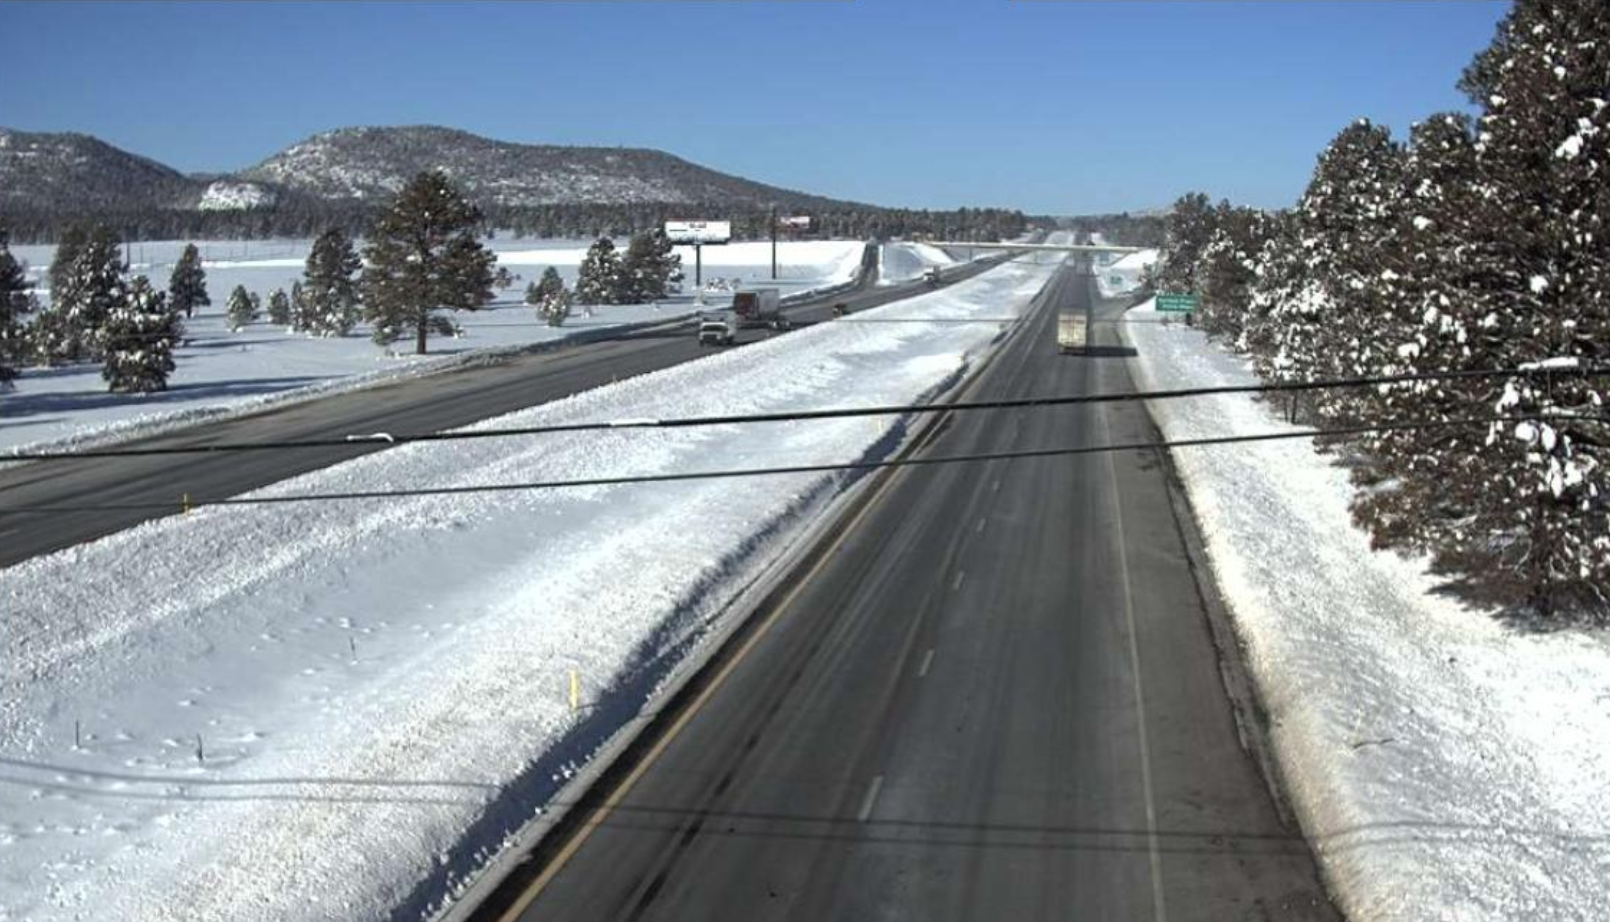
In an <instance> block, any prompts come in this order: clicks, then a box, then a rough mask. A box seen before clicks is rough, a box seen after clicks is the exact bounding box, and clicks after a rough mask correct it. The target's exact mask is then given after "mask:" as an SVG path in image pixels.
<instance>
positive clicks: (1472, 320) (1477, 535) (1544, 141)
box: [1451, 0, 1610, 616]
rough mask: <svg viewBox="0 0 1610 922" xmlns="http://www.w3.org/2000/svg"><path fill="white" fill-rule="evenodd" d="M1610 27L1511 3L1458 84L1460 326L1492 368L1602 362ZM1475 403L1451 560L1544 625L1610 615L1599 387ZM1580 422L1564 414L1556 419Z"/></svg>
mask: <svg viewBox="0 0 1610 922" xmlns="http://www.w3.org/2000/svg"><path fill="white" fill-rule="evenodd" d="M1607 74H1610V16H1606V15H1605V10H1604V5H1603V3H1602V2H1596V0H1547V2H1545V0H1517V2H1516V3H1515V4H1514V5H1513V6H1512V7H1511V8H1510V10H1509V12H1508V13H1507V15H1506V16H1505V18H1504V20H1503V21H1502V22H1501V23H1500V25H1499V28H1498V34H1497V36H1496V37H1495V39H1494V42H1493V44H1492V45H1491V47H1489V48H1488V49H1487V50H1486V51H1484V52H1483V53H1482V54H1481V55H1479V56H1478V57H1477V59H1476V61H1475V62H1474V63H1473V64H1472V65H1471V67H1470V69H1469V70H1467V71H1466V74H1465V78H1464V81H1463V83H1462V86H1463V88H1464V89H1465V90H1466V91H1467V92H1469V93H1471V95H1472V96H1473V97H1474V98H1475V100H1476V102H1477V103H1478V104H1480V105H1481V106H1482V107H1483V111H1482V114H1481V117H1480V119H1479V121H1478V123H1477V130H1476V136H1477V139H1478V140H1477V143H1476V169H1477V174H1478V181H1477V190H1476V191H1477V197H1478V199H1479V200H1480V201H1481V202H1482V203H1483V206H1484V211H1483V213H1482V217H1483V220H1481V221H1480V222H1479V224H1478V225H1477V226H1475V227H1474V228H1473V229H1472V231H1473V233H1474V235H1475V239H1476V244H1475V247H1474V249H1475V251H1476V254H1477V256H1476V257H1475V258H1477V259H1479V264H1478V265H1475V266H1473V267H1472V269H1473V272H1472V277H1471V279H1469V280H1468V282H1467V285H1466V287H1465V288H1464V289H1463V290H1462V291H1461V292H1460V294H1461V295H1463V301H1462V302H1461V303H1462V305H1463V307H1462V308H1461V309H1460V311H1459V317H1458V319H1457V320H1456V321H1455V322H1456V323H1459V324H1461V325H1462V326H1463V327H1464V328H1465V329H1466V330H1467V331H1468V332H1467V337H1468V338H1469V339H1470V340H1471V349H1472V352H1473V356H1474V357H1473V358H1472V361H1473V362H1476V361H1482V362H1487V363H1490V365H1489V367H1518V366H1525V365H1530V364H1541V363H1557V364H1558V363H1571V362H1576V363H1580V364H1588V365H1604V364H1606V363H1610V227H1607V226H1606V225H1607V223H1610V105H1607V102H1606V98H1605V89H1606V85H1607V83H1606V75H1607ZM1471 396H1473V397H1476V398H1477V399H1479V400H1480V401H1481V403H1480V404H1478V406H1479V407H1483V408H1491V409H1496V410H1497V411H1498V412H1501V413H1505V414H1514V415H1519V414H1533V413H1535V414H1540V415H1543V416H1545V417H1546V418H1543V419H1540V420H1539V421H1537V422H1523V423H1520V424H1513V423H1512V424H1503V425H1499V424H1495V425H1494V426H1492V427H1491V429H1490V431H1489V432H1488V433H1487V434H1486V442H1487V444H1486V445H1485V446H1484V448H1485V450H1483V451H1481V452H1479V453H1478V454H1477V455H1476V456H1475V457H1474V458H1473V459H1471V462H1470V467H1469V469H1468V470H1467V472H1466V473H1467V477H1466V479H1465V480H1464V481H1462V482H1461V483H1460V484H1459V486H1460V488H1461V494H1462V495H1463V496H1464V497H1465V499H1466V505H1467V508H1468V510H1469V514H1468V517H1467V520H1466V521H1465V523H1464V524H1465V526H1466V527H1465V530H1464V532H1463V534H1464V535H1465V536H1466V537H1465V538H1464V540H1463V541H1461V542H1459V543H1457V544H1455V545H1454V546H1453V547H1452V549H1451V553H1452V554H1454V555H1456V556H1458V557H1461V558H1465V559H1473V560H1475V561H1477V562H1478V563H1485V564H1486V567H1485V569H1486V570H1488V571H1489V572H1492V571H1498V572H1501V573H1504V574H1508V575H1509V576H1511V577H1512V578H1513V579H1515V580H1516V581H1517V582H1519V583H1521V584H1523V585H1525V586H1526V588H1527V590H1528V591H1529V593H1530V597H1531V600H1532V603H1533V605H1534V606H1535V607H1537V608H1538V609H1539V610H1540V611H1542V612H1544V613H1545V614H1546V613H1548V612H1550V611H1552V610H1554V609H1555V608H1557V607H1559V606H1560V605H1564V604H1570V603H1574V602H1587V603H1589V604H1592V605H1596V606H1597V607H1598V610H1599V611H1600V612H1601V616H1603V614H1604V613H1605V612H1606V611H1607V609H1610V599H1607V598H1606V597H1605V591H1606V590H1605V587H1607V586H1610V424H1607V423H1606V421H1605V415H1604V407H1605V405H1606V402H1607V401H1610V387H1607V385H1606V382H1605V380H1604V379H1603V378H1587V377H1578V376H1570V375H1548V374H1541V373H1538V374H1529V375H1518V376H1516V377H1515V378H1514V379H1512V380H1508V381H1492V382H1489V383H1488V385H1487V386H1485V387H1483V388H1480V389H1477V390H1475V391H1474V392H1473V393H1472V395H1471ZM1567 416H1568V417H1573V418H1569V419H1566V418H1562V417H1567Z"/></svg>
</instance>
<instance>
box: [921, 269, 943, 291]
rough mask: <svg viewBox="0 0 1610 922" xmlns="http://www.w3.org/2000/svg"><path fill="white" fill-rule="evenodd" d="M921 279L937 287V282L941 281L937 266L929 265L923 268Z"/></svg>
mask: <svg viewBox="0 0 1610 922" xmlns="http://www.w3.org/2000/svg"><path fill="white" fill-rule="evenodd" d="M922 280H923V281H924V282H927V283H928V284H930V285H933V286H935V287H938V285H939V283H940V281H941V277H940V274H939V267H938V266H929V267H928V268H927V269H924V270H923V273H922Z"/></svg>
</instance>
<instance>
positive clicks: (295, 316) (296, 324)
mask: <svg viewBox="0 0 1610 922" xmlns="http://www.w3.org/2000/svg"><path fill="white" fill-rule="evenodd" d="M312 314H313V312H312V311H311V310H309V309H308V304H307V292H305V291H303V290H302V283H301V282H292V283H291V329H292V330H295V331H296V332H298V333H303V332H306V331H307V330H308V328H309V326H310V325H311V324H312V322H313V316H312Z"/></svg>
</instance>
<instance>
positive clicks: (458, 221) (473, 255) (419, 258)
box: [362, 171, 495, 355]
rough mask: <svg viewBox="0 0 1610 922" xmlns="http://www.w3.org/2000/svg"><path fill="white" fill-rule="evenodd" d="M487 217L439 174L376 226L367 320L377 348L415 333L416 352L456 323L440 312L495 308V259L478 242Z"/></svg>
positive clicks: (421, 181)
mask: <svg viewBox="0 0 1610 922" xmlns="http://www.w3.org/2000/svg"><path fill="white" fill-rule="evenodd" d="M480 223H481V213H480V212H479V211H478V210H477V209H476V208H475V207H474V206H473V205H471V204H470V203H469V202H468V201H466V200H465V199H464V197H463V196H462V195H461V194H460V193H459V192H458V190H457V189H455V188H454V187H453V185H452V184H451V183H450V182H449V181H448V179H447V176H446V174H444V173H441V172H439V171H435V172H426V173H421V174H419V175H418V176H416V177H414V179H413V181H412V182H410V183H409V184H408V186H407V187H406V188H404V189H403V190H402V192H401V193H399V194H398V196H397V199H396V200H395V201H394V202H393V203H392V205H391V207H389V208H388V209H386V210H385V211H384V212H383V213H382V214H381V215H380V216H379V217H378V218H377V219H376V221H375V223H374V226H373V228H372V230H371V233H370V236H369V245H368V247H367V249H366V250H365V251H364V255H365V257H366V261H367V263H368V265H367V266H366V267H365V268H364V270H363V279H362V291H363V304H364V312H365V316H366V317H367V318H368V319H369V320H370V322H372V323H373V324H374V327H375V332H374V338H375V341H376V342H378V343H381V344H383V345H385V344H390V343H393V342H396V341H397V340H398V339H399V338H401V337H403V336H406V335H407V334H408V333H409V332H410V331H412V332H413V333H414V337H415V340H414V342H415V351H416V352H417V353H418V354H420V355H423V354H425V337H426V335H427V334H428V333H429V332H430V331H431V330H432V329H433V328H434V329H441V328H442V324H443V323H445V324H446V325H447V326H449V327H451V326H452V321H451V320H449V319H448V318H446V317H442V316H439V315H436V314H435V313H434V312H435V311H436V310H438V309H441V308H447V309H450V310H455V311H457V310H475V309H477V308H480V307H481V306H482V305H484V304H486V303H487V302H489V301H491V300H492V264H493V262H494V261H495V260H494V257H493V255H492V253H490V252H489V251H487V250H486V248H484V247H482V246H481V243H480V241H478V240H477V239H476V237H475V231H476V228H477V227H479V226H480Z"/></svg>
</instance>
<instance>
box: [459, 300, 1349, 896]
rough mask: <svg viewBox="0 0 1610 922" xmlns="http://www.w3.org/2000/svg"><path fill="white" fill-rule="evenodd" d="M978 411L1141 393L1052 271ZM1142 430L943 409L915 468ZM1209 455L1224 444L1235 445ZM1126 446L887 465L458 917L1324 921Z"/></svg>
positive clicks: (1074, 411)
mask: <svg viewBox="0 0 1610 922" xmlns="http://www.w3.org/2000/svg"><path fill="white" fill-rule="evenodd" d="M1053 286H1054V288H1053V290H1052V292H1051V295H1050V297H1049V298H1048V299H1047V305H1048V307H1047V308H1046V309H1042V310H1041V311H1040V312H1039V313H1038V314H1037V315H1036V316H1034V317H1033V318H1032V319H1031V320H1030V321H1027V322H1026V323H1025V324H1023V325H1022V327H1020V332H1019V335H1017V336H1015V338H1013V339H1011V340H1009V341H1008V343H1007V344H1006V345H1004V346H1003V351H1002V352H1001V353H1000V354H999V355H998V357H997V358H996V360H995V361H993V362H992V363H991V364H990V365H989V367H988V368H987V369H986V370H985V371H984V372H983V373H982V374H981V375H980V377H979V378H978V379H977V381H976V382H975V385H974V388H975V389H974V390H973V391H972V392H971V393H970V394H969V395H968V396H971V397H977V398H979V399H988V398H1008V397H1020V396H1029V395H1044V394H1085V393H1108V392H1119V391H1128V390H1133V389H1134V385H1133V382H1132V381H1131V379H1130V375H1129V371H1128V369H1127V362H1128V359H1127V356H1126V352H1127V350H1126V349H1125V348H1124V347H1123V346H1122V343H1121V338H1120V336H1119V332H1118V326H1117V324H1115V323H1112V322H1111V321H1112V320H1113V319H1114V318H1115V317H1117V316H1118V314H1119V313H1120V311H1121V308H1122V305H1119V304H1115V303H1108V302H1098V305H1097V308H1096V310H1097V317H1098V323H1097V324H1096V325H1095V327H1094V342H1095V344H1096V349H1095V350H1094V354H1091V355H1088V356H1078V355H1074V356H1062V355H1058V354H1057V352H1056V351H1055V347H1054V343H1053V329H1054V316H1055V310H1056V309H1057V308H1058V307H1070V308H1072V307H1078V306H1080V305H1083V304H1085V303H1087V300H1086V299H1090V298H1093V297H1096V294H1095V293H1094V291H1093V289H1094V285H1093V280H1092V279H1090V278H1089V277H1088V276H1087V275H1083V274H1079V273H1078V271H1077V270H1074V269H1072V268H1068V269H1064V271H1063V272H1061V273H1060V274H1059V275H1058V276H1057V278H1056V280H1055V281H1054V282H1053ZM1151 438H1155V432H1154V430H1153V428H1152V426H1151V424H1150V421H1149V420H1148V418H1147V417H1146V414H1145V410H1144V408H1143V407H1142V406H1141V405H1139V404H1134V403H1124V404H1102V405H1089V406H1076V407H1060V408H1054V409H1035V410H1025V411H1021V412H1002V413H960V414H956V415H954V416H953V417H951V418H949V419H948V420H947V421H945V422H944V423H943V424H942V425H941V426H940V428H939V429H938V430H936V434H935V436H934V437H933V439H932V441H931V442H930V444H928V445H927V446H925V447H924V448H922V449H921V450H922V451H926V452H931V453H933V454H936V455H937V454H952V453H965V452H974V451H986V450H996V449H1032V448H1040V447H1050V446H1064V445H1078V444H1099V443H1104V442H1109V441H1127V440H1141V439H1151ZM1232 450H1233V449H1232ZM1167 477H1168V473H1167V469H1166V466H1165V464H1164V463H1163V462H1162V459H1160V458H1159V457H1157V456H1155V455H1154V454H1150V453H1141V452H1127V453H1123V454H1098V455H1086V456H1076V457H1064V458H1043V459H1020V460H1011V461H997V462H990V463H987V464H968V465H944V466H938V467H918V468H907V469H903V470H900V471H898V472H896V473H892V474H890V475H889V476H888V477H887V478H886V479H884V480H882V481H881V482H880V484H879V486H878V487H877V490H878V492H877V493H876V494H875V495H872V496H871V498H870V499H869V500H868V501H867V502H866V503H865V505H864V506H862V507H861V508H860V509H859V511H858V512H856V513H855V515H856V517H855V518H854V519H852V520H850V521H849V522H847V523H846V524H845V525H844V526H843V527H842V528H841V529H840V530H839V531H838V532H837V533H836V535H835V536H834V537H832V538H831V539H829V541H828V542H827V543H825V544H824V545H823V546H822V547H821V548H820V549H819V550H818V556H817V557H816V558H814V559H813V560H809V561H806V562H805V564H804V565H803V566H802V572H801V573H800V574H799V575H798V576H797V577H796V579H795V580H794V582H793V583H792V584H791V585H790V587H789V588H788V589H787V590H786V591H785V592H783V593H781V594H780V597H779V598H777V599H776V600H774V601H773V602H772V603H770V604H768V605H767V606H765V607H763V608H762V609H761V610H760V611H757V612H756V614H755V620H754V621H753V623H752V626H751V627H750V628H749V629H748V633H747V634H744V635H741V636H740V638H739V640H738V641H735V643H734V644H733V648H732V650H729V651H727V652H726V654H725V656H724V658H723V659H721V660H720V661H718V665H717V666H716V667H713V668H712V669H711V670H710V674H709V675H706V676H703V677H701V679H700V682H701V684H700V685H699V686H698V688H697V690H696V691H690V692H689V693H687V694H685V695H684V696H681V697H682V700H680V701H679V703H678V704H677V706H676V707H675V708H673V709H671V710H669V711H667V712H666V713H665V714H664V715H663V716H662V719H661V720H660V721H659V722H658V724H657V726H656V727H655V728H653V729H652V730H651V733H650V737H649V738H647V739H645V740H642V741H640V743H639V744H637V745H635V746H634V747H632V749H631V750H630V751H629V753H628V760H627V761H626V762H625V763H624V764H621V765H618V766H616V768H615V769H612V770H611V771H610V772H609V773H607V774H606V775H605V776H604V779H603V780H602V782H601V783H600V784H599V785H598V786H597V787H596V788H595V789H594V790H593V791H592V792H591V793H590V794H589V795H588V797H587V798H586V799H584V800H583V802H582V803H581V804H579V805H578V806H577V807H576V809H575V810H574V811H572V813H571V821H570V822H569V823H568V824H567V825H565V826H564V827H562V828H561V833H562V834H561V835H556V836H554V837H550V840H549V841H547V842H545V843H543V845H542V846H541V847H540V850H539V852H538V854H537V855H536V856H535V857H534V859H533V860H532V861H531V862H529V863H527V864H526V865H524V866H523V870H522V871H520V872H518V873H517V874H516V875H515V877H513V878H511V880H510V881H509V883H508V884H507V885H506V886H505V887H504V888H503V889H502V890H500V891H499V892H498V893H496V894H494V895H493V896H492V898H491V899H490V900H489V901H488V902H486V903H484V904H483V905H482V907H481V911H480V915H479V917H480V918H483V919H507V918H519V919H526V920H544V922H555V920H577V922H581V920H587V922H604V920H621V922H625V920H639V919H668V920H670V919H674V920H688V919H709V920H727V919H731V920H745V922H752V920H772V919H775V920H785V919H787V920H824V919H847V920H848V919H855V920H864V919H888V920H903V919H909V920H924V922H929V920H945V919H978V920H985V919H1000V920H1025V919H1050V918H1056V919H1075V920H1098V919H1112V920H1126V922H1132V920H1155V922H1164V920H1188V919H1201V920H1237V919H1295V920H1333V919H1337V918H1339V917H1338V916H1337V914H1336V913H1335V911H1334V910H1333V909H1332V907H1331V906H1330V904H1329V903H1328V901H1327V899H1326V897H1325V895H1324V891H1323V889H1322V887H1321V885H1320V883H1319V881H1318V876H1317V872H1316V869H1315V865H1314V861H1313V858H1312V855H1311V853H1310V850H1309V848H1308V846H1307V843H1306V842H1305V841H1304V839H1303V837H1302V836H1301V834H1300V832H1298V831H1297V830H1295V829H1294V828H1291V827H1289V826H1287V825H1286V824H1285V823H1284V822H1283V821H1282V819H1281V816H1280V814H1279V812H1278V811H1277V809H1276V806H1275V802H1274V799H1273V797H1272V796H1271V794H1270V792H1269V790H1268V788H1267V787H1266V786H1265V784H1264V781H1263V780H1262V777H1261V776H1260V774H1259V773H1258V770H1257V767H1256V765H1255V763H1254V761H1253V759H1252V758H1251V757H1250V756H1248V755H1247V753H1246V752H1244V751H1243V749H1242V748H1241V746H1240V744H1239V742H1238V736H1237V730H1236V723H1235V720H1234V716H1233V712H1232V706H1231V704H1230V699H1229V697H1228V696H1227V694H1226V691H1225V686H1224V683H1223V680H1222V679H1221V674H1220V664H1219V661H1218V658H1217V656H1216V653H1215V646H1214V643H1213V639H1212V633H1211V631H1210V625H1209V620H1208V615H1207V613H1206V605H1205V602H1204V600H1203V598H1202V595H1201V591H1200V590H1199V588H1198V584H1197V582H1196V579H1195V577H1194V576H1193V572H1192V569H1191V567H1190V565H1189V560H1188V556H1187V535H1186V533H1185V532H1184V531H1183V530H1182V529H1183V528H1186V527H1189V525H1188V524H1185V525H1182V523H1181V521H1180V520H1179V519H1178V518H1177V512H1176V509H1175V507H1174V506H1173V505H1172V503H1171V500H1170V493H1169V486H1168V483H1167Z"/></svg>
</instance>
